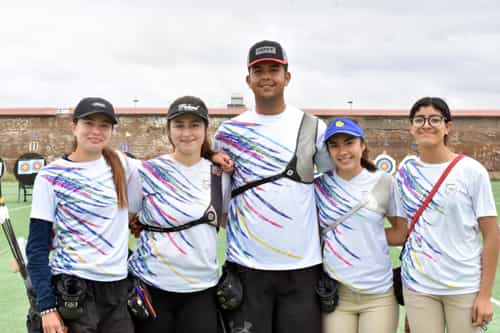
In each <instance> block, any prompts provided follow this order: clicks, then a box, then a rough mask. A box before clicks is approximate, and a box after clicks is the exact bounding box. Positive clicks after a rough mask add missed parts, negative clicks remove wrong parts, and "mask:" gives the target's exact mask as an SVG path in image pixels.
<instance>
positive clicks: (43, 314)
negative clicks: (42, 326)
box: [40, 308, 57, 317]
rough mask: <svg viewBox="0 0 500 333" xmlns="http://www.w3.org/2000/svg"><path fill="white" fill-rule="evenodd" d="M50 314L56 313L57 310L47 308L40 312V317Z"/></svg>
mask: <svg viewBox="0 0 500 333" xmlns="http://www.w3.org/2000/svg"><path fill="white" fill-rule="evenodd" d="M51 312H57V308H49V309H47V310H43V311H40V317H43V316H45V315H46V314H49V313H51Z"/></svg>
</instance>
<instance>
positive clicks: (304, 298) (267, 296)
mask: <svg viewBox="0 0 500 333" xmlns="http://www.w3.org/2000/svg"><path fill="white" fill-rule="evenodd" d="M226 264H227V263H226ZM229 265H231V266H232V267H231V268H230V269H233V270H234V271H235V272H237V275H238V276H239V277H240V279H241V282H242V284H243V292H244V296H243V303H242V304H241V306H240V307H239V308H237V309H236V310H233V311H226V312H224V317H225V320H226V327H227V329H228V332H229V333H256V332H257V333H295V332H296V333H303V332H320V331H321V314H320V309H319V302H318V298H317V295H316V292H315V289H314V287H315V286H316V283H317V282H318V278H319V273H320V266H313V267H309V268H304V269H297V270H287V271H263V270H256V269H250V268H246V267H243V266H239V265H236V264H232V263H229Z"/></svg>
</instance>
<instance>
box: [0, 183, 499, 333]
mask: <svg viewBox="0 0 500 333" xmlns="http://www.w3.org/2000/svg"><path fill="white" fill-rule="evenodd" d="M493 190H494V194H495V198H496V203H497V210H498V211H499V212H500V182H494V183H493ZM2 192H3V196H4V197H5V198H6V200H7V205H8V207H9V212H10V218H11V221H12V224H13V227H14V229H15V231H16V234H17V236H18V237H20V236H22V237H27V234H28V218H29V212H30V207H31V205H30V202H17V183H15V182H3V183H2ZM1 234H2V235H1V236H0V294H1V297H0V332H2V333H3V332H9V333H25V332H26V328H25V318H26V311H27V309H28V301H27V299H26V296H25V291H24V286H23V282H22V279H21V276H20V275H19V274H13V273H11V272H10V270H9V261H10V260H11V258H12V256H11V253H10V250H9V247H8V244H7V241H6V239H5V237H4V234H3V232H2V233H1ZM224 249H225V234H224V233H221V234H220V235H219V259H221V260H222V259H223V258H224ZM391 255H392V257H393V259H394V261H395V262H396V260H397V259H396V258H397V257H398V255H399V251H398V250H397V249H392V250H391ZM493 298H494V299H495V300H496V302H495V303H494V309H495V313H496V316H495V317H494V319H493V322H492V323H491V324H490V325H489V329H488V332H500V317H499V314H500V268H499V267H497V275H496V281H495V287H494V291H493ZM403 318H404V308H403V307H402V308H401V315H400V328H399V330H398V332H403V329H402V320H403Z"/></svg>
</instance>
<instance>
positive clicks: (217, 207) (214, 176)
mask: <svg viewBox="0 0 500 333" xmlns="http://www.w3.org/2000/svg"><path fill="white" fill-rule="evenodd" d="M221 216H222V169H221V168H220V167H218V166H216V165H211V166H210V205H209V206H208V208H207V209H206V210H205V213H203V215H202V217H200V218H199V219H197V220H194V221H190V222H187V223H184V224H182V225H178V226H175V227H168V228H164V227H158V226H153V225H146V224H144V230H148V231H155V232H177V231H182V230H186V229H189V228H192V227H194V226H196V225H199V224H203V223H208V224H209V225H211V226H214V227H215V228H216V229H217V231H219V227H220V218H221ZM214 222H215V223H214Z"/></svg>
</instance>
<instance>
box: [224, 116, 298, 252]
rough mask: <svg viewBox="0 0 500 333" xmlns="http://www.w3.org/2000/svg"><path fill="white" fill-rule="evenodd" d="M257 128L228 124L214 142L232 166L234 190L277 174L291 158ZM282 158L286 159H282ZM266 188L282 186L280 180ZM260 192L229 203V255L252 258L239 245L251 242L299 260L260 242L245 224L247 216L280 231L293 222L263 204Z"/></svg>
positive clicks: (256, 189) (253, 191)
mask: <svg viewBox="0 0 500 333" xmlns="http://www.w3.org/2000/svg"><path fill="white" fill-rule="evenodd" d="M259 126H260V125H259V124H257V123H250V122H239V121H227V122H225V123H224V125H223V126H222V127H221V128H220V129H219V131H218V133H217V136H216V139H217V140H218V141H219V142H221V143H222V144H223V145H224V147H225V148H224V152H225V153H226V154H228V155H229V156H230V157H231V158H232V159H233V161H234V162H235V171H234V173H233V175H232V188H233V189H236V188H238V187H240V186H243V185H244V184H247V183H250V182H252V181H253V180H257V179H262V178H266V177H269V176H272V175H275V174H278V173H280V172H281V171H282V170H284V169H285V167H286V166H287V164H288V162H289V161H290V160H291V158H292V156H293V154H294V151H293V150H290V149H289V148H287V147H285V146H284V145H282V144H281V143H279V142H277V141H276V140H273V139H272V138H269V137H267V136H264V135H262V134H261V133H259V131H258V128H259ZM284 156H286V157H287V158H286V159H284V158H283V157H284ZM265 186H266V187H267V186H282V179H279V180H277V181H274V182H272V183H268V184H266V185H265ZM263 191H265V189H264V186H257V187H254V188H252V189H250V190H247V191H245V192H243V193H242V194H240V195H238V196H237V197H235V198H233V199H232V202H231V205H230V207H229V212H228V219H229V221H230V223H228V226H227V236H228V255H229V256H232V255H234V256H246V257H250V258H251V257H253V256H254V254H253V253H251V252H248V251H247V250H246V249H244V247H243V246H241V243H240V241H239V240H240V239H252V240H253V241H254V242H255V243H257V244H259V246H262V247H264V248H266V249H267V250H269V251H272V252H274V253H278V254H280V255H283V256H286V257H288V258H293V259H301V257H300V256H298V255H296V254H294V253H290V252H287V251H283V250H282V249H279V248H276V247H275V246H273V244H271V243H270V242H268V241H265V240H263V239H262V238H260V237H259V235H257V234H256V233H255V231H254V230H252V228H251V226H250V225H249V224H248V220H249V218H248V215H250V214H251V215H253V216H254V217H256V218H257V219H258V221H259V222H262V223H265V224H268V225H270V226H272V227H273V228H279V229H281V228H284V224H283V223H284V222H285V223H286V222H289V221H291V220H292V219H291V217H290V216H289V215H287V214H286V213H285V212H283V211H280V210H279V209H277V208H276V207H275V206H274V205H273V204H272V203H271V202H269V201H267V200H265V199H264V198H263V196H262V195H261V194H262V192H263ZM257 205H259V206H264V207H265V208H266V210H267V212H262V211H259V210H258V209H257V207H256V206H257Z"/></svg>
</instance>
